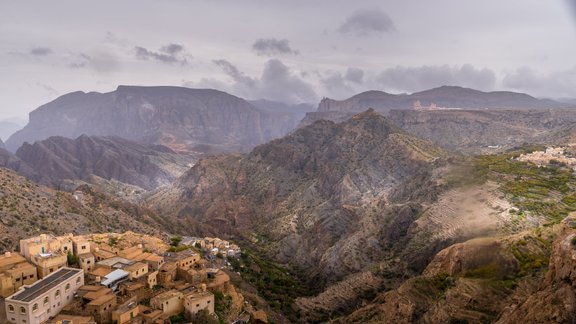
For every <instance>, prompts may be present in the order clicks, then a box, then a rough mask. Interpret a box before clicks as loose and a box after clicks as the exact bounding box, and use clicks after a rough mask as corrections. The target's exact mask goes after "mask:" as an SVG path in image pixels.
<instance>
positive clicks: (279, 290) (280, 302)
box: [228, 250, 311, 322]
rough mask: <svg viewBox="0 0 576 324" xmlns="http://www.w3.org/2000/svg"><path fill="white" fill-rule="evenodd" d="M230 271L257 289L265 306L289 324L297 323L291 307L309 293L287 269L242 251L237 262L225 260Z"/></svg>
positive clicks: (232, 259) (294, 312)
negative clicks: (298, 298)
mask: <svg viewBox="0 0 576 324" xmlns="http://www.w3.org/2000/svg"><path fill="white" fill-rule="evenodd" d="M228 260H229V262H230V263H231V264H232V268H233V270H234V271H237V272H240V273H241V275H242V278H243V279H244V280H245V281H247V282H249V283H251V284H252V285H254V286H255V287H256V289H258V292H259V295H260V296H262V297H263V298H264V299H265V300H266V301H267V302H268V303H269V305H270V306H271V307H272V308H273V309H275V310H277V311H280V312H282V313H283V314H284V315H285V316H286V317H287V318H288V319H289V320H290V321H291V322H298V317H297V312H296V311H295V310H294V308H293V307H292V305H293V302H294V299H295V298H296V297H300V296H309V295H310V294H311V291H310V290H309V289H308V288H307V287H306V286H305V285H304V284H303V282H302V281H301V280H299V279H298V278H297V277H296V276H295V275H294V274H292V273H291V272H290V271H289V270H288V269H286V268H284V267H281V266H279V265H277V264H275V263H273V262H271V261H268V260H264V259H261V258H259V257H258V256H256V255H255V254H254V253H252V252H250V251H246V250H245V251H243V252H242V255H241V257H240V258H238V259H236V258H230V259H228Z"/></svg>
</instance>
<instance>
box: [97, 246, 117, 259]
mask: <svg viewBox="0 0 576 324" xmlns="http://www.w3.org/2000/svg"><path fill="white" fill-rule="evenodd" d="M92 254H94V257H95V258H96V262H98V261H102V260H106V259H110V258H113V257H115V256H116V253H114V252H110V251H108V250H103V249H101V248H97V247H95V248H94V249H93V250H92Z"/></svg>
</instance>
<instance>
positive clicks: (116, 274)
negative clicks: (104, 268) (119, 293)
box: [101, 269, 129, 286]
mask: <svg viewBox="0 0 576 324" xmlns="http://www.w3.org/2000/svg"><path fill="white" fill-rule="evenodd" d="M128 275H129V273H128V272H126V271H124V270H122V269H116V270H114V271H112V272H110V273H109V274H107V275H106V277H105V278H106V279H104V280H102V282H101V284H102V285H104V286H106V285H108V284H110V283H112V282H114V281H116V280H119V279H122V278H126V277H128Z"/></svg>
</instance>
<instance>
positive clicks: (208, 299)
mask: <svg viewBox="0 0 576 324" xmlns="http://www.w3.org/2000/svg"><path fill="white" fill-rule="evenodd" d="M184 309H185V310H186V314H187V315H194V314H196V313H198V312H199V311H201V310H203V309H206V310H208V312H209V313H210V314H214V294H213V293H211V292H209V291H206V286H205V285H202V288H201V289H200V290H199V291H196V292H192V293H190V294H188V295H186V297H185V298H184Z"/></svg>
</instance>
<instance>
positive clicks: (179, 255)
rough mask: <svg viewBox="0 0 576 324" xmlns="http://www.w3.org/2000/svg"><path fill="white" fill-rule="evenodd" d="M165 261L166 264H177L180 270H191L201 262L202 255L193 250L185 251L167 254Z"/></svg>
mask: <svg viewBox="0 0 576 324" xmlns="http://www.w3.org/2000/svg"><path fill="white" fill-rule="evenodd" d="M164 259H165V260H166V262H174V263H176V265H177V266H178V267H179V268H190V267H192V266H193V265H194V264H195V263H196V262H198V260H200V255H199V254H198V253H195V252H193V251H192V250H184V251H180V252H171V253H167V254H166V257H165V258H164Z"/></svg>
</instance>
